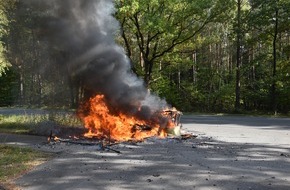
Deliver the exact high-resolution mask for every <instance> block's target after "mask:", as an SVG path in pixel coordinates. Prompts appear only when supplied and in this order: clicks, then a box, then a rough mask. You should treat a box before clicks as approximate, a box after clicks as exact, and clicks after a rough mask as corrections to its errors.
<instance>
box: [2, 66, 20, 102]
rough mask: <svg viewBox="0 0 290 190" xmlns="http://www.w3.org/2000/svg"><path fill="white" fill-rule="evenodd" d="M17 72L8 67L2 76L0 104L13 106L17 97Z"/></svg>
mask: <svg viewBox="0 0 290 190" xmlns="http://www.w3.org/2000/svg"><path fill="white" fill-rule="evenodd" d="M16 81H17V74H16V73H15V71H13V69H11V68H9V69H8V68H6V69H4V71H3V74H2V76H0V106H11V105H13V103H14V102H15V100H16V98H17V89H18V88H17V87H18V86H17V82H16Z"/></svg>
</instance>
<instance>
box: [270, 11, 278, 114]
mask: <svg viewBox="0 0 290 190" xmlns="http://www.w3.org/2000/svg"><path fill="white" fill-rule="evenodd" d="M277 37H278V8H277V7H276V10H275V30H274V38H273V71H272V85H271V102H272V110H273V112H274V113H275V115H276V114H277V97H276V67H277V47H276V42H277Z"/></svg>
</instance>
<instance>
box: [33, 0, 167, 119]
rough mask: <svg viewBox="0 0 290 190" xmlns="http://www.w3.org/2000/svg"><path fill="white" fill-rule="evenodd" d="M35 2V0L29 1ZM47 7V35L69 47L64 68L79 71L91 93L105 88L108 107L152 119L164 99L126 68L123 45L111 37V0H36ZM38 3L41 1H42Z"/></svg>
mask: <svg viewBox="0 0 290 190" xmlns="http://www.w3.org/2000/svg"><path fill="white" fill-rule="evenodd" d="M30 2H31V3H32V4H39V1H37V0H34V1H30ZM41 2H42V3H44V4H45V5H46V6H47V7H48V9H47V10H49V11H47V12H45V13H43V14H47V15H48V17H47V18H48V19H47V20H46V22H45V25H46V26H45V27H46V29H47V30H48V32H47V33H46V39H47V40H48V41H49V42H51V45H52V46H53V48H57V49H59V50H62V51H65V52H67V53H68V57H69V58H68V59H67V60H66V63H65V64H67V66H68V69H69V73H70V74H71V75H72V76H77V77H81V78H82V80H83V82H84V85H85V87H86V88H87V89H89V90H90V91H92V92H94V93H96V94H104V95H105V97H106V99H107V102H108V103H109V105H110V108H113V109H116V110H121V111H122V112H123V113H126V114H131V115H135V116H138V117H139V118H141V119H145V120H148V119H152V117H153V114H154V113H155V112H156V111H160V110H162V109H164V108H165V107H167V103H166V102H165V101H164V100H162V99H160V98H159V97H157V96H155V95H153V94H152V93H150V92H149V91H148V90H147V89H146V87H145V86H144V82H143V80H141V79H140V78H138V77H137V76H136V75H135V74H134V73H132V71H131V65H130V60H129V59H128V57H127V56H126V53H125V51H124V50H123V48H121V47H120V46H119V45H117V44H116V43H115V41H114V39H115V35H116V32H118V31H119V30H120V29H119V23H118V21H117V20H116V19H115V18H114V17H113V14H114V12H115V11H116V10H115V8H114V2H113V0H84V1H80V0H49V1H41ZM41 6H43V4H42V5H41Z"/></svg>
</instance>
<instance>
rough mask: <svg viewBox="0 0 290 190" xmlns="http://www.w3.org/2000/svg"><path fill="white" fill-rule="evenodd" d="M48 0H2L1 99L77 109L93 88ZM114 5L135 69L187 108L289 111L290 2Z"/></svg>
mask: <svg viewBox="0 0 290 190" xmlns="http://www.w3.org/2000/svg"><path fill="white" fill-rule="evenodd" d="M54 1H57V0H52V1H51V2H54ZM66 1H68V0H63V1H62V2H63V3H66ZM90 1H92V0H90ZM44 2H45V1H44V0H2V1H0V42H1V43H0V106H25V107H37V108H76V107H77V106H78V105H79V104H80V102H82V101H83V100H84V99H85V98H86V97H87V96H89V94H90V92H88V91H87V90H86V87H85V85H84V82H83V80H82V79H83V78H82V77H81V76H80V75H78V74H76V73H74V72H72V70H71V68H70V66H69V64H68V63H69V62H72V61H74V59H75V56H74V54H73V52H71V51H68V50H67V49H66V48H65V47H67V46H69V44H62V43H59V41H54V40H51V38H49V37H48V36H51V35H52V34H54V35H56V34H58V30H57V27H59V26H57V27H56V26H54V27H51V25H52V24H49V23H53V21H54V20H55V17H54V15H53V14H54V13H53V11H52V10H51V5H48V3H44ZM114 4H115V12H114V15H113V16H114V17H115V18H116V19H117V20H118V25H119V30H118V31H114V32H115V39H114V40H115V41H116V43H118V44H119V45H120V46H121V47H123V49H124V51H125V52H126V55H127V56H128V58H129V60H130V63H131V70H132V72H133V73H135V74H136V75H137V76H138V77H140V78H142V79H143V80H144V85H145V86H146V87H147V88H148V89H150V91H152V92H154V93H155V94H157V95H158V96H159V97H161V98H164V99H166V101H167V102H168V103H170V104H171V105H172V106H174V107H176V108H177V109H179V110H181V111H183V112H206V113H217V112H223V113H248V112H250V113H269V114H278V113H281V114H289V111H290V1H289V0H255V1H253V0H195V1H188V0H130V1H126V0H115V1H114ZM59 14H60V15H61V13H59ZM63 17H64V19H63V20H64V21H63V23H64V25H65V24H66V20H65V18H68V16H67V15H66V14H65V13H63ZM108 25H109V23H108ZM108 27H109V26H108ZM53 29H54V30H53ZM67 32H68V33H70V32H72V30H68V31H67ZM96 35H97V34H96ZM59 36H60V37H61V38H66V35H63V34H62V35H59ZM71 40H72V41H73V40H76V39H71ZM86 43H89V41H86ZM78 48H83V47H78ZM80 69H81V68H80Z"/></svg>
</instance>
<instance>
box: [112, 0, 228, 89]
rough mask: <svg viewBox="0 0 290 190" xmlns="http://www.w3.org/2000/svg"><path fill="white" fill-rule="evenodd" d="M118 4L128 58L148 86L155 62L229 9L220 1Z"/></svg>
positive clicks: (226, 2)
mask: <svg viewBox="0 0 290 190" xmlns="http://www.w3.org/2000/svg"><path fill="white" fill-rule="evenodd" d="M117 5H118V8H119V12H118V13H117V18H118V19H119V20H120V22H121V27H122V31H121V33H122V37H123V40H124V44H125V47H126V49H127V52H128V55H129V56H130V58H131V60H133V63H135V64H134V70H135V71H136V72H137V73H138V74H139V75H142V76H143V77H144V79H145V83H146V84H147V85H148V84H149V83H150V81H151V80H152V72H153V68H154V65H155V64H156V63H158V61H160V60H162V58H163V57H164V56H165V55H167V54H170V53H172V52H173V50H174V49H175V48H177V47H178V46H182V44H184V43H186V42H188V41H189V40H191V39H193V38H194V37H196V36H197V34H199V33H200V32H201V31H202V30H203V29H204V28H205V26H206V25H208V24H209V23H211V22H214V21H216V20H217V19H220V18H222V16H223V13H225V12H226V10H227V8H228V7H229V6H228V5H229V3H228V1H223V0H219V1H211V0H198V1H195V2H191V1H187V0H182V1H180V0H173V1H156V0H147V1H138V0H134V1H121V0H120V1H117ZM221 8H223V9H224V10H223V11H224V12H222V11H221ZM135 47H138V48H135ZM136 63H138V64H136ZM138 67H140V68H141V69H139V70H138Z"/></svg>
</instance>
